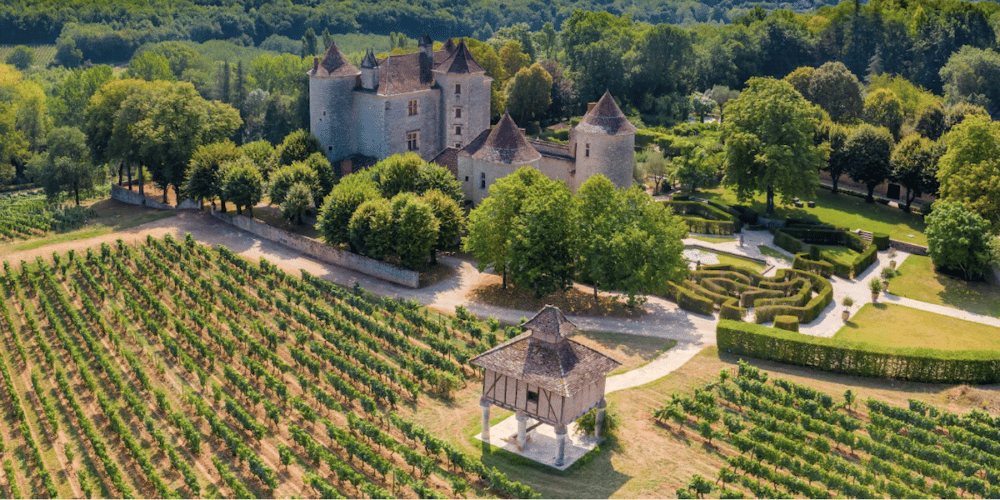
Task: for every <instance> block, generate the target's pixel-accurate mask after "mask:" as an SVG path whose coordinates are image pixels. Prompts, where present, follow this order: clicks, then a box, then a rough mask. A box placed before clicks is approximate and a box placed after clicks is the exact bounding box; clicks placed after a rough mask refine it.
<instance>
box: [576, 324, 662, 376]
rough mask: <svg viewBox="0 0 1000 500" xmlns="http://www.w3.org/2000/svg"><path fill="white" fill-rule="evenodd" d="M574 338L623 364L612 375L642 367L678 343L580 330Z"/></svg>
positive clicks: (656, 338) (623, 334) (657, 338)
mask: <svg viewBox="0 0 1000 500" xmlns="http://www.w3.org/2000/svg"><path fill="white" fill-rule="evenodd" d="M573 340H575V341H577V342H579V343H581V344H583V345H585V346H587V347H590V348H591V349H594V350H597V351H600V352H603V353H604V354H607V355H608V356H611V357H612V358H614V359H615V360H616V361H618V362H619V363H621V364H622V365H621V366H620V367H618V369H617V370H615V371H614V372H612V373H611V374H610V375H609V376H611V375H618V374H619V373H625V372H628V371H632V370H635V369H636V368H641V367H643V366H646V365H647V364H649V362H651V361H653V360H654V359H656V358H658V357H660V355H661V354H663V353H665V352H667V351H668V350H670V349H672V348H673V347H674V346H676V345H677V341H676V340H674V339H665V338H660V337H641V336H638V335H628V334H625V333H614V332H587V331H582V330H578V331H577V332H576V333H575V334H574V335H573Z"/></svg>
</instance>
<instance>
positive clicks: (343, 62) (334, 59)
mask: <svg viewBox="0 0 1000 500" xmlns="http://www.w3.org/2000/svg"><path fill="white" fill-rule="evenodd" d="M309 74H310V75H312V76H349V75H359V74H361V72H360V71H358V68H355V67H354V66H353V65H351V63H349V62H347V58H345V57H344V54H343V53H341V52H340V48H338V47H337V44H336V43H332V44H330V48H329V49H327V51H326V55H324V56H323V59H322V61H320V63H319V65H318V66H316V67H315V68H313V70H312V71H310V72H309Z"/></svg>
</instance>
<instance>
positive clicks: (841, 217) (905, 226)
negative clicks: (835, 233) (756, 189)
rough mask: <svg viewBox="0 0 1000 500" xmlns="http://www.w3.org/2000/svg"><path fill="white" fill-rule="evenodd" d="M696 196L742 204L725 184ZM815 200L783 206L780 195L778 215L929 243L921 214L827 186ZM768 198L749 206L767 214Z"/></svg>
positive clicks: (918, 242) (819, 190)
mask: <svg viewBox="0 0 1000 500" xmlns="http://www.w3.org/2000/svg"><path fill="white" fill-rule="evenodd" d="M694 196H697V197H701V198H707V199H711V200H715V201H718V202H720V203H726V204H730V205H732V204H738V202H737V200H736V195H735V193H733V192H732V191H731V190H727V189H725V188H723V187H721V186H720V187H717V188H714V189H706V190H702V191H699V192H698V193H695V195H694ZM814 199H815V201H816V208H795V207H794V206H790V205H788V206H785V205H780V204H779V200H778V199H777V198H776V199H775V215H776V216H777V217H796V218H800V219H813V220H817V221H819V222H823V223H826V224H833V225H835V226H838V227H846V228H848V229H850V230H854V229H864V230H866V231H871V232H878V233H888V234H889V237H891V238H893V239H896V240H900V241H906V242H909V243H915V244H917V245H924V246H926V245H927V236H926V235H924V222H923V220H922V219H921V218H920V216H919V215H915V214H908V213H905V212H903V211H902V210H899V209H897V208H892V207H889V206H886V205H880V204H878V203H873V204H868V203H865V201H864V200H863V199H861V198H855V197H854V196H848V195H846V194H833V193H831V192H830V191H827V190H825V189H817V190H816V196H815V198H814ZM764 200H765V198H764V195H759V196H757V197H756V198H755V199H754V200H753V201H752V202H751V203H749V205H750V206H751V207H752V208H753V209H754V210H756V211H757V212H758V213H760V214H761V215H764V212H765V204H764ZM910 235H912V237H911V236H910Z"/></svg>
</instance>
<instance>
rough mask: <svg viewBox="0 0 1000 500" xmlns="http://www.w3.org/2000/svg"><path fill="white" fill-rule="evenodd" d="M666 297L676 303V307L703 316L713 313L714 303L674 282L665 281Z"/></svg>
mask: <svg viewBox="0 0 1000 500" xmlns="http://www.w3.org/2000/svg"><path fill="white" fill-rule="evenodd" d="M667 298H669V299H671V300H673V301H674V302H676V303H677V307H680V308H681V309H684V310H685V311H691V312H693V313H697V314H704V315H705V316H712V315H713V314H714V313H715V303H714V302H712V301H711V300H710V299H707V298H705V297H702V296H700V295H698V294H696V293H694V292H692V291H690V290H688V289H686V288H684V287H682V286H679V285H677V284H676V283H667Z"/></svg>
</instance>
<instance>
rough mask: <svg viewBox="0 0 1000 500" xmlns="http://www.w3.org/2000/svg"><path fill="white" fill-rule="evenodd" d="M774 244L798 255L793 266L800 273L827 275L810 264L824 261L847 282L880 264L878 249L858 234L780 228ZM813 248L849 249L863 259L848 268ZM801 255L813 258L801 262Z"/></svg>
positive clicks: (823, 229)
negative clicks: (837, 247)
mask: <svg viewBox="0 0 1000 500" xmlns="http://www.w3.org/2000/svg"><path fill="white" fill-rule="evenodd" d="M817 227H822V226H817ZM774 244H775V245H778V246H779V247H781V248H784V249H785V250H788V251H789V252H792V253H794V254H796V258H795V262H793V263H792V266H793V267H795V268H796V269H806V270H809V271H813V272H820V274H823V271H820V269H819V268H818V267H816V265H815V264H813V263H810V262H807V261H808V260H812V261H817V260H820V259H822V260H823V261H826V262H829V263H830V265H831V266H833V268H832V273H833V274H835V275H837V276H840V277H841V278H846V279H851V278H853V277H855V276H857V275H859V274H861V273H863V272H864V271H865V269H868V267H869V266H871V265H872V264H873V263H874V262H875V261H876V260H878V255H877V254H876V252H877V248H876V246H875V245H873V244H871V243H868V242H867V241H865V239H864V238H862V237H861V236H858V235H857V234H854V233H851V232H848V231H843V230H839V229H826V228H820V229H813V228H812V227H802V226H797V227H790V228H779V229H775V231H774ZM812 244H818V245H841V246H846V247H847V248H850V249H851V250H854V251H855V252H858V254H859V255H858V256H857V257H855V258H854V260H853V261H852V262H851V264H850V265H848V264H844V263H842V262H838V261H837V260H836V259H834V258H833V257H832V256H829V255H827V253H826V252H825V251H823V250H821V249H819V248H817V247H815V246H813V245H812ZM801 253H808V254H809V256H810V258H809V259H806V258H802V259H799V256H798V254H801ZM796 263H797V264H796Z"/></svg>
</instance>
